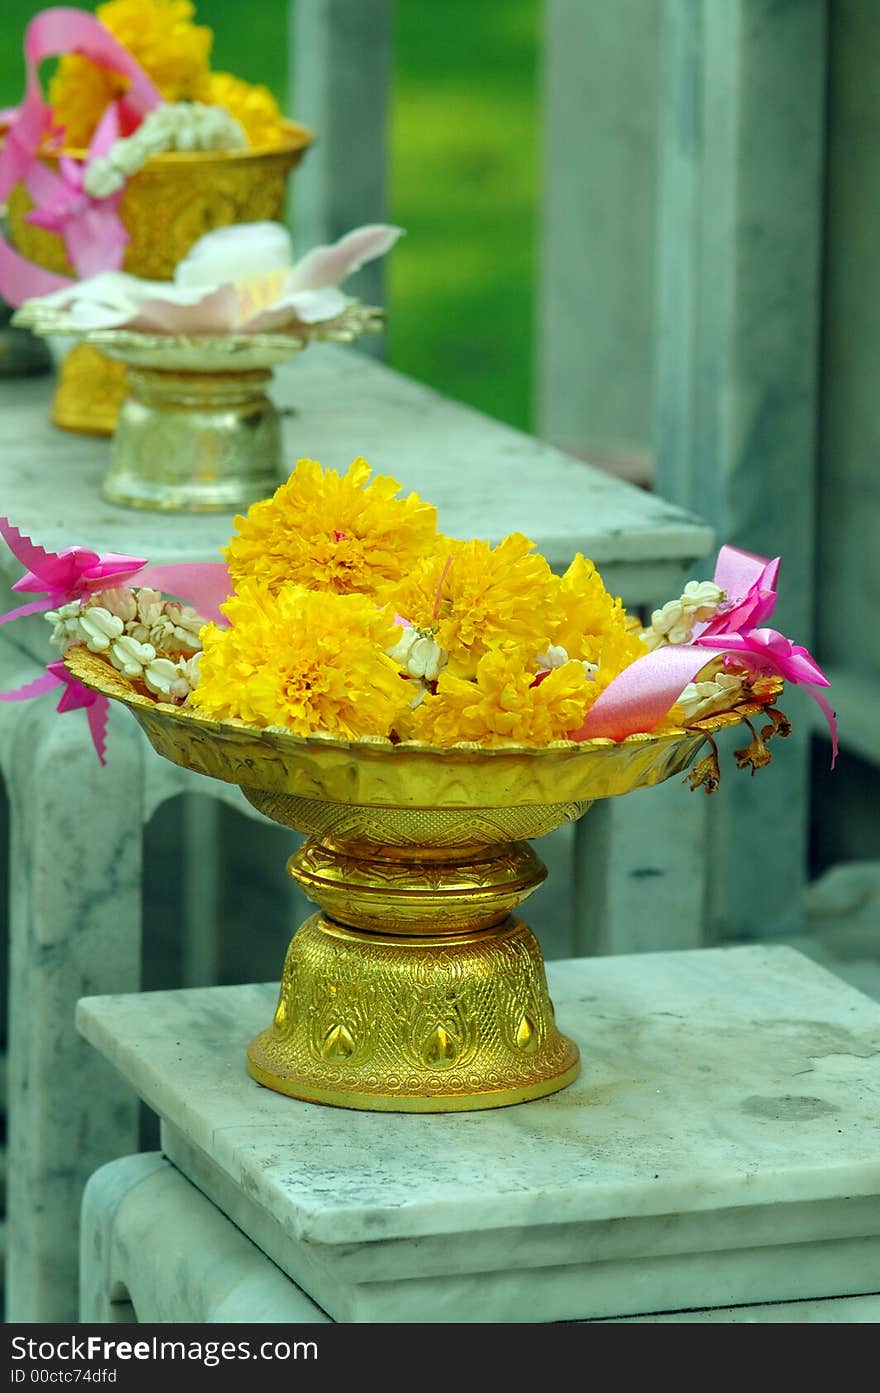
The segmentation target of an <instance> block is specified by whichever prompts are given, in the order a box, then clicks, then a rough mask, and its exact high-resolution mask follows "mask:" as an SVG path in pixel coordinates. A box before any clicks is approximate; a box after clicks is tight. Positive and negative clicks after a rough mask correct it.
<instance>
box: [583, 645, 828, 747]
mask: <svg viewBox="0 0 880 1393" xmlns="http://www.w3.org/2000/svg"><path fill="white" fill-rule="evenodd" d="M722 654H723V655H724V656H725V658H727V657H729V658H731V659H732V660H733V661H734V663H736V664H738V665H739V666H741V667H743V668H746V669H748V670H749V671H752V672H758V673H773V674H775V675H776V676H778V677H781V678H782V680H783V681H784V682H789V683H792V684H793V685H795V686H801V687H803V688H804V690H805V691H806V692H807V694H808V695H809V696H811V697H812V698H813V700H814V701H815V702H816V703H817V705H818V706H819V708H820V710H821V711H822V713H823V714H824V716H825V719H826V721H827V722H828V729H829V731H830V733H831V753H832V758H831V767H832V768H833V767H834V762H835V760H836V759H837V718H836V716H835V713H834V711H833V710H832V708H831V706H830V705H829V704H828V702H827V701H826V700H825V698H824V697H823V696H822V695H821V694H820V692H819V691H818V690H817V687H828V686H829V685H830V683H829V681H828V678H827V677H826V676H825V674H824V672H823V671H822V669H821V668H820V667H819V665H818V663H817V662H816V660H815V658H814V657H813V656H812V654H810V653H808V652H807V650H806V648H802V647H801V646H800V645H799V644H795V643H792V642H791V640H790V639H787V638H785V636H784V635H783V634H780V633H777V632H776V630H775V629H750V630H748V631H747V632H745V633H730V634H723V633H721V634H712V635H708V634H704V635H702V636H701V637H700V638H698V639H696V640H695V641H694V642H693V643H682V644H669V645H668V646H666V647H665V648H657V649H655V650H654V652H653V653H646V654H645V656H644V657H643V658H638V659H636V661H635V662H634V663H632V664H631V665H630V666H629V667H628V668H625V669H624V671H623V672H622V673H620V675H619V676H618V677H615V679H614V681H613V682H611V683H610V684H609V685H608V686H607V687H606V688H605V691H604V692H602V694H601V696H599V697H598V698H597V700H596V701H595V702H594V703H593V705H592V707H591V708H590V710H589V711H588V712H587V715H586V719H585V720H584V723H583V725H582V726H580V728H579V729H578V730H576V731H574V732H573V733H572V734H571V736H570V739H572V740H589V739H592V738H594V737H597V736H605V737H608V738H610V739H612V740H623V739H624V738H625V737H626V736H627V735H636V734H638V733H640V732H649V731H651V730H653V729H654V727H655V726H656V725H657V723H658V721H660V720H662V718H663V717H664V716H665V715H666V713H667V712H668V711H669V710H670V708H671V707H672V706H673V705H674V704H675V702H676V701H677V700H678V698H679V697H680V696H681V694H682V692H683V691H684V689H685V687H686V686H687V684H688V683H689V682H692V681H693V680H694V678H695V677H696V676H697V674H698V672H699V671H700V669H701V668H703V667H705V665H706V663H707V662H710V661H711V656H710V655H714V656H716V657H720V656H721V655H722Z"/></svg>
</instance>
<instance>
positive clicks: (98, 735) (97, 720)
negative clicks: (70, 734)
mask: <svg viewBox="0 0 880 1393" xmlns="http://www.w3.org/2000/svg"><path fill="white" fill-rule="evenodd" d="M92 695H95V694H94V693H93V694H92ZM109 711H110V702H109V700H108V699H107V697H105V696H97V697H96V700H95V701H93V702H92V704H91V706H89V707H87V708H86V719H87V720H88V723H89V731H90V732H91V736H92V744H93V745H94V747H95V751H96V753H97V756H98V759H99V760H100V761H101V763H102V764H106V763H107V754H106V751H107V716H108V714H109Z"/></svg>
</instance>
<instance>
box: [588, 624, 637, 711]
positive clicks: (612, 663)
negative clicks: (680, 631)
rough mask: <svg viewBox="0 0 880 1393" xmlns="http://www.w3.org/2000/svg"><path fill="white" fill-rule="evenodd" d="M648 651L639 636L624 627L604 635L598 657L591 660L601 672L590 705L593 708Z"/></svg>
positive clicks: (599, 643)
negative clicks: (624, 672)
mask: <svg viewBox="0 0 880 1393" xmlns="http://www.w3.org/2000/svg"><path fill="white" fill-rule="evenodd" d="M647 651H648V650H647V648H646V647H645V645H644V644H643V643H642V640H641V639H640V638H639V636H638V634H635V633H632V632H630V631H628V630H627V629H626V628H624V627H620V628H614V629H610V630H609V631H608V633H606V634H604V635H603V636H602V638H601V639H599V641H598V644H597V648H596V657H595V658H594V659H592V660H591V661H593V662H595V663H596V664H597V665H598V669H599V670H598V672H597V673H595V676H594V681H593V689H594V692H595V695H594V696H593V697H592V699H591V701H590V705H591V706H592V704H593V701H595V699H596V697H597V696H598V695H599V693H600V692H604V690H605V688H606V687H607V686H608V684H609V683H610V682H613V681H614V679H615V677H617V676H619V674H620V673H621V672H623V670H624V668H628V667H629V665H630V663H634V662H635V661H636V659H637V658H643V657H644V656H645V654H646V653H647Z"/></svg>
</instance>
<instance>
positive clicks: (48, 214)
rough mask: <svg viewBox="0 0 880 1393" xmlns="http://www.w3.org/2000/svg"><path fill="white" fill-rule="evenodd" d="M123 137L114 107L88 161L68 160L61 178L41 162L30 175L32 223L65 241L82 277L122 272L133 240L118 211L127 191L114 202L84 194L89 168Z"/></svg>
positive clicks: (64, 157)
mask: <svg viewBox="0 0 880 1393" xmlns="http://www.w3.org/2000/svg"><path fill="white" fill-rule="evenodd" d="M118 135H119V111H118V108H117V105H116V103H115V102H111V104H110V105H109V106H108V108H107V110H106V111H105V112H104V115H103V117H102V118H101V122H100V124H99V126H98V129H97V130H96V131H95V135H94V138H93V140H92V143H91V145H90V146H89V158H88V160H87V161H86V162H85V163H84V164H81V163H80V161H79V160H72V159H70V157H69V156H68V155H62V156H61V158H60V159H59V161H58V173H57V174H53V173H52V170H51V169H49V168H48V166H47V165H45V164H43V162H42V161H41V160H35V161H34V162H33V164H32V165H31V166H30V169H29V170H28V172H27V175H26V176H25V183H26V185H27V190H28V193H29V194H30V195H31V198H32V199H33V200H34V203H35V204H36V207H34V208H32V209H31V211H30V212H29V213H28V214H27V221H28V222H31V223H34V224H35V225H36V226H37V227H42V228H45V230H46V231H47V232H56V233H58V235H59V236H60V237H62V238H63V239H64V245H65V247H66V248H67V256H68V260H69V261H70V262H71V263H72V264H73V265H74V266H75V267H76V269H77V271H78V273H79V275H80V276H82V277H88V276H96V275H97V274H98V272H99V271H118V270H119V268H120V267H121V265H122V259H123V253H124V251H125V247H126V245H127V243H128V241H129V236H128V233H127V232H126V230H125V228H124V226H123V224H122V221H121V219H120V217H119V213H118V211H117V210H118V208H119V203H120V200H121V198H122V194H123V190H122V189H119V190H118V191H117V192H116V193H115V194H111V195H110V197H109V198H93V197H92V196H91V195H90V194H88V193H86V190H85V178H86V174H87V172H88V168H89V165H90V163H91V161H92V160H93V159H95V158H96V157H97V156H98V155H105V154H106V153H107V151H108V150H109V149H110V146H111V145H112V144H113V142H114V140H116V139H117V137H118Z"/></svg>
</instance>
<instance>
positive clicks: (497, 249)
mask: <svg viewBox="0 0 880 1393" xmlns="http://www.w3.org/2000/svg"><path fill="white" fill-rule="evenodd" d="M538 5H539V0H397V4H396V6H395V73H394V92H393V106H392V123H391V132H390V148H389V157H390V172H391V209H390V216H391V218H392V220H393V221H395V222H397V223H399V224H400V225H401V226H402V227H405V228H406V230H407V236H406V237H405V238H404V239H403V241H401V242H400V243H399V244H398V246H397V247H396V248H395V250H394V251H393V253H392V254H391V255H390V257H389V261H388V277H389V281H388V285H389V290H388V304H387V308H388V315H389V328H388V334H387V352H388V360H389V361H390V362H391V363H392V365H393V366H394V367H396V368H399V369H400V370H401V371H402V372H406V373H409V374H411V375H412V376H414V377H417V378H419V379H421V380H422V381H424V382H428V383H430V384H431V385H432V386H434V387H437V388H438V389H439V390H440V391H443V392H446V393H448V394H449V395H450V396H453V397H457V398H458V399H459V400H461V401H466V402H469V403H471V404H472V405H474V406H477V407H479V408H481V409H482V410H484V411H487V412H488V413H489V414H490V415H493V416H497V417H499V418H500V419H502V420H506V421H510V422H512V423H513V424H514V425H517V426H521V427H523V428H528V427H529V426H530V425H531V423H532V318H533V303H534V258H535V234H536V217H535V214H536V206H537V198H538V159H537V149H538V131H537V100H536V75H537V53H538ZM41 8H42V6H41V5H39V4H35V3H33V0H0V38H2V43H0V107H4V106H12V105H14V104H15V103H16V102H17V101H18V99H19V97H20V94H21V90H22V86H23V81H24V68H23V60H22V56H21V36H22V34H23V31H24V28H25V26H26V24H27V22H28V20H29V19H30V18H31V17H32V16H33V15H34V14H36V13H37V11H38V10H39V9H41ZM84 8H92V6H91V5H88V6H84ZM196 14H197V19H198V20H199V21H200V22H201V23H203V24H207V25H210V27H211V28H212V29H213V30H214V33H215V41H214V51H213V66H214V67H215V68H219V69H225V70H227V71H231V72H235V73H237V74H238V75H239V76H240V77H243V78H247V79H248V80H249V81H259V82H265V83H266V85H267V86H268V87H270V88H271V89H272V90H273V91H274V92H275V94H276V96H277V97H278V99H279V101H280V102H281V103H282V105H283V106H284V108H285V109H286V110H287V111H288V112H289V114H290V115H292V116H294V117H295V116H296V115H297V111H296V100H295V95H294V98H293V100H292V101H291V102H288V97H287V91H286V52H285V46H286V37H285V34H286V16H287V0H249V3H244V0H197V6H196ZM295 177H296V176H295V175H294V178H295Z"/></svg>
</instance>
